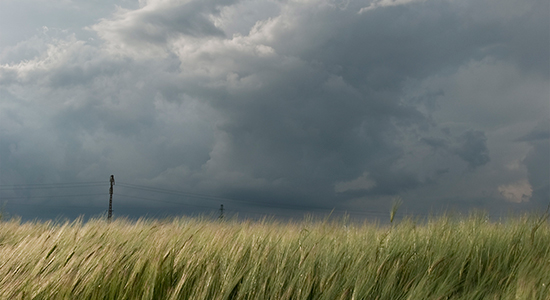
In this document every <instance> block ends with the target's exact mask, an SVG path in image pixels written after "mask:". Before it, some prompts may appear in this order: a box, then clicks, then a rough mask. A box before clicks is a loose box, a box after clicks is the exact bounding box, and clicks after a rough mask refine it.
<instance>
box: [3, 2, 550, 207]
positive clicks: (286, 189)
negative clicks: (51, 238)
mask: <svg viewBox="0 0 550 300" xmlns="http://www.w3.org/2000/svg"><path fill="white" fill-rule="evenodd" d="M139 4H140V5H139V7H133V8H128V7H127V8H121V7H119V8H116V9H115V10H114V11H113V12H112V13H111V14H109V15H104V16H102V17H101V18H100V19H99V20H98V21H96V22H94V23H91V24H84V25H83V26H82V28H85V29H86V30H87V32H88V33H89V34H92V35H93V36H94V38H93V39H88V40H83V39H80V38H79V36H78V35H77V34H74V33H67V34H65V35H64V36H56V37H51V36H46V35H37V36H35V37H34V38H33V39H31V40H32V41H33V42H31V40H29V41H27V43H23V44H21V43H20V44H18V45H15V46H13V47H12V48H10V49H5V50H2V52H1V53H6V55H5V56H3V57H5V60H3V63H2V64H1V65H0V97H2V102H0V108H1V110H0V114H1V117H0V126H1V129H2V131H1V133H0V134H1V136H0V140H1V143H0V155H1V158H2V159H1V160H0V164H1V165H0V166H1V167H2V170H5V171H3V172H2V174H0V180H1V181H2V182H4V183H12V184H17V183H21V182H23V183H26V182H43V181H48V180H50V181H52V182H55V181H59V182H63V181H69V182H70V181H72V180H73V179H74V178H77V179H78V180H83V181H87V180H95V179H96V178H98V177H101V176H104V174H113V173H116V174H117V176H120V177H122V178H125V179H124V180H122V181H123V182H135V183H139V184H144V185H161V186H164V187H167V188H172V189H184V190H186V191H190V192H195V193H205V194H213V195H216V196H223V197H231V198H235V199H244V200H246V201H252V202H257V203H275V204H281V205H283V204H296V203H299V204H301V205H305V206H307V205H312V206H313V205H321V206H324V207H334V206H338V205H341V204H342V205H343V204H346V203H348V202H350V201H351V200H353V201H354V202H353V203H355V204H354V205H359V207H361V204H357V203H362V202H361V201H363V200H365V199H378V198H383V197H387V196H394V195H399V194H402V193H406V192H410V191H415V190H418V189H424V188H430V187H435V186H436V187H437V188H434V192H433V193H439V194H438V195H441V197H443V196H446V195H444V193H443V192H441V191H444V190H457V191H458V192H460V190H461V189H459V188H455V184H458V183H454V182H474V183H471V184H474V185H476V186H475V187H472V188H471V189H469V190H470V191H478V190H479V191H480V192H478V194H476V195H474V196H471V195H468V197H478V198H479V197H482V195H486V194H490V193H489V192H486V191H485V190H484V189H485V188H484V187H482V186H481V185H482V183H481V182H480V181H479V180H473V179H472V180H471V181H468V180H465V179H463V177H464V176H472V178H473V177H474V176H480V177H483V176H489V175H487V174H491V172H494V171H495V170H502V169H503V167H501V164H509V163H510V161H519V160H520V159H521V158H522V157H525V159H524V160H523V164H524V165H525V166H526V168H527V169H528V173H529V179H528V184H526V183H525V181H521V180H519V181H518V180H516V178H517V177H519V176H520V175H522V176H525V174H519V172H520V171H518V170H509V171H507V172H510V174H506V178H504V177H505V176H504V175H503V178H499V179H498V182H495V183H493V184H492V185H491V186H490V187H487V189H491V191H490V192H491V193H493V194H496V195H503V196H504V197H505V198H506V199H508V200H509V201H512V202H524V201H526V200H524V198H522V197H524V195H525V197H526V198H525V199H528V198H529V197H531V198H533V199H534V198H536V197H539V198H540V197H542V196H543V193H544V189H545V188H547V187H546V186H547V185H546V186H545V185H544V184H542V183H541V182H542V181H543V180H544V178H543V177H544V176H545V175H544V174H543V173H542V171H540V170H539V169H538V167H537V164H539V165H540V161H541V160H544V159H547V157H545V156H544V150H545V148H544V147H546V146H545V145H546V144H545V143H544V142H541V143H539V142H536V141H535V140H537V141H538V139H539V138H541V139H542V140H543V141H546V140H545V139H544V138H545V137H546V138H547V136H545V134H546V133H545V132H544V131H543V129H544V128H542V129H540V130H539V131H540V132H539V131H537V132H535V131H533V133H530V134H527V135H524V136H523V137H521V134H522V133H523V134H526V131H528V129H530V128H534V127H535V126H537V124H538V123H537V122H539V121H540V119H541V118H543V117H542V113H541V111H543V110H544V108H548V103H547V99H548V91H547V86H548V82H549V75H548V72H547V71H545V68H544V67H545V66H547V65H548V57H547V52H545V49H547V48H548V43H547V44H545V42H546V41H548V34H547V33H548V29H547V28H548V26H546V25H547V18H546V16H545V14H544V13H543V12H541V11H544V5H542V4H540V1H526V2H516V1H506V3H505V4H503V6H502V9H501V10H498V11H497V12H495V11H494V10H493V9H492V8H494V7H495V5H499V4H497V3H494V2H493V1H489V0H487V1H464V2H461V3H458V2H456V1H429V0H426V1H413V0H407V1H386V0H382V1H353V2H349V3H348V2H346V5H341V4H342V3H340V2H338V1H329V0H326V1H322V0H319V1H284V2H278V1H273V2H269V3H266V2H262V1H252V0H251V1H215V0H212V1H198V0H191V1H179V0H148V1H141V2H140V3H139ZM499 7H501V6H499ZM519 8H521V9H519ZM471 12H475V13H474V14H473V15H471V14H470V13H471ZM241 15H242V16H243V17H242V18H236V17H235V16H241ZM389 20H393V21H391V22H390V21H389ZM520 25H521V26H520ZM545 26H546V27H545ZM37 41H40V42H37ZM526 45H527V46H526ZM531 45H534V46H537V47H538V46H540V47H542V48H540V47H539V48H540V49H539V48H537V47H531ZM23 46H24V48H25V49H27V50H25V51H26V53H28V55H26V56H25V58H24V59H23V58H21V59H19V61H17V59H18V58H17V57H16V56H14V55H12V54H13V53H15V52H14V51H15V50H16V49H22V48H21V47H23ZM544 47H546V48H544ZM533 48H537V49H538V50H533ZM10 53H12V54H10ZM8 54H9V55H8ZM8 56H9V59H8ZM472 78H473V79H472ZM482 80H484V82H481V81H482ZM503 91H505V92H503ZM515 95H523V96H524V98H523V101H525V102H524V103H528V104H527V105H523V104H522V105H517V104H515V103H516V102H517V101H519V100H518V99H517V98H515ZM495 99H498V100H495ZM511 111H512V112H513V113H510V112H511ZM533 112H535V113H537V114H536V115H533ZM539 114H541V115H539ZM526 116H529V117H526ZM529 118H531V119H533V120H529ZM527 127H529V128H527ZM543 127H544V126H543ZM525 128H527V129H525ZM506 130H509V131H510V132H511V134H513V135H514V137H515V138H516V139H519V140H514V139H513V138H509V137H506V138H503V135H501V131H506ZM36 143H40V144H41V145H43V146H42V147H41V148H40V149H37V148H36V147H34V146H33V145H35V144H36ZM501 144H505V145H510V147H511V149H513V150H514V151H515V152H514V153H512V154H509V153H504V151H501V150H499V149H498V147H496V146H494V145H501ZM520 144H521V145H523V146H521V145H520ZM526 144H528V145H530V146H531V147H532V148H530V149H531V150H529V149H528V148H525V147H526V146H525V145H526ZM525 149H527V150H525ZM529 151H530V152H529ZM464 168H467V169H468V171H469V172H463V171H464ZM485 172H486V173H485ZM513 172H516V173H513ZM501 173H502V172H501ZM512 173H513V174H512ZM119 174H120V175H119ZM511 178H514V180H511ZM541 178H543V179H541ZM539 181H540V182H539ZM475 182H477V183H475ZM517 182H520V183H521V184H520V183H517ZM528 185H529V186H531V187H532V194H529V189H528V188H527V186H528ZM436 191H437V192H436ZM537 195H538V196H537ZM541 195H542V196H541ZM455 196H456V197H460V196H461V195H455ZM357 199H360V200H357ZM361 199H362V200H361ZM499 199H500V198H499ZM416 200H417V199H411V201H412V202H413V203H414V201H416ZM519 200H521V201H519ZM365 203H368V201H366V200H365ZM437 204H439V203H437V202H434V203H428V204H423V205H424V207H422V208H421V207H420V204H419V207H418V208H416V209H418V210H422V209H424V208H426V206H429V205H437Z"/></svg>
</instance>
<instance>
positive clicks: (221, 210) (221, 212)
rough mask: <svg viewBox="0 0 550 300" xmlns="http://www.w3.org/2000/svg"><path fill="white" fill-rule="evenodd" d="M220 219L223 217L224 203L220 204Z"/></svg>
mask: <svg viewBox="0 0 550 300" xmlns="http://www.w3.org/2000/svg"><path fill="white" fill-rule="evenodd" d="M219 219H220V220H222V219H223V204H222V205H221V206H220V217H219Z"/></svg>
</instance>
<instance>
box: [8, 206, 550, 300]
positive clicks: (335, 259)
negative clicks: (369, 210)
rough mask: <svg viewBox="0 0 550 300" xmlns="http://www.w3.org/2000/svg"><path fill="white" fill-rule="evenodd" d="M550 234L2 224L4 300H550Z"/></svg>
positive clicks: (507, 224) (516, 227)
mask: <svg viewBox="0 0 550 300" xmlns="http://www.w3.org/2000/svg"><path fill="white" fill-rule="evenodd" d="M549 285H550V225H549V222H548V221H547V220H546V219H545V218H540V217H536V216H524V217H514V218H509V219H507V220H503V221H501V222H490V221H489V220H488V219H487V217H486V216H485V215H483V214H473V215H471V216H467V217H450V216H443V217H437V218H433V219H430V220H427V221H423V222H415V221H413V220H403V221H400V222H398V223H397V222H396V223H393V224H390V225H377V224H371V223H367V222H365V223H364V224H357V223H354V222H351V221H349V220H347V219H346V218H342V219H338V220H312V219H307V220H303V221H299V222H285V223H282V222H277V221H275V220H264V221H242V220H240V221H239V220H225V221H215V220H209V219H207V218H175V219H170V220H148V219H141V220H137V221H129V220H125V219H116V220H114V221H113V222H111V223H108V222H106V221H105V220H102V219H94V220H90V221H88V222H82V220H76V221H73V222H65V223H55V222H28V223H21V222H20V221H19V220H17V219H11V220H2V221H0V299H117V300H119V299H304V300H305V299H331V300H332V299H373V300H374V299H392V300H394V299H434V300H435V299H469V300H471V299H510V300H511V299H541V300H548V299H550V290H549Z"/></svg>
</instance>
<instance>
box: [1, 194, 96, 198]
mask: <svg viewBox="0 0 550 300" xmlns="http://www.w3.org/2000/svg"><path fill="white" fill-rule="evenodd" d="M90 196H105V193H102V194H97V193H96V194H80V195H50V196H29V197H25V196H20V197H1V196H0V200H14V199H48V198H68V197H90Z"/></svg>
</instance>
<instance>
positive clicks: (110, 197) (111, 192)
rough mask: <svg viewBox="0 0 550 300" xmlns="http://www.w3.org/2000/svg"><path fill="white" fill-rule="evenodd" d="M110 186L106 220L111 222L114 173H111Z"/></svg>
mask: <svg viewBox="0 0 550 300" xmlns="http://www.w3.org/2000/svg"><path fill="white" fill-rule="evenodd" d="M109 181H110V182H111V188H109V213H108V214H107V221H109V222H111V217H112V216H113V185H115V175H111V179H110V180H109Z"/></svg>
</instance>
